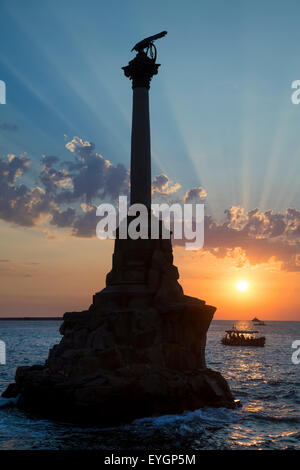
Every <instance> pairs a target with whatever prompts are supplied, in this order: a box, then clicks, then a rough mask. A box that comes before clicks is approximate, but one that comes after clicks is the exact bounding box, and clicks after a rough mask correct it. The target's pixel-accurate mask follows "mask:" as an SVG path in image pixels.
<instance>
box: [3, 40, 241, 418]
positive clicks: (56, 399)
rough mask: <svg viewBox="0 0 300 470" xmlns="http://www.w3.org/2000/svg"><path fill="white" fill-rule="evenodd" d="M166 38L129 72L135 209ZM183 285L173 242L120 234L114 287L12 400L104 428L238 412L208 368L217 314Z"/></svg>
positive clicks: (66, 323) (78, 316)
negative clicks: (205, 412)
mask: <svg viewBox="0 0 300 470" xmlns="http://www.w3.org/2000/svg"><path fill="white" fill-rule="evenodd" d="M165 34H166V32H165V31H164V32H162V33H159V34H158V35H155V36H151V37H149V38H146V39H144V40H143V41H140V42H139V43H137V44H136V45H135V46H134V48H133V50H134V51H136V52H137V54H136V57H135V58H134V59H133V60H131V61H130V62H129V64H128V65H127V66H126V67H123V70H124V73H125V76H126V77H128V78H130V80H131V81H132V88H133V108H132V135H131V204H135V203H140V204H144V205H145V206H146V207H147V208H148V209H150V207H151V150H150V119H149V89H150V81H151V79H152V77H153V76H154V75H156V74H157V72H158V67H159V64H157V63H156V56H157V51H156V47H155V45H154V43H153V41H154V40H156V39H158V38H160V37H163V36H165ZM129 219H130V217H128V220H126V221H125V223H126V224H128V221H129ZM150 222H151V216H150ZM178 278H179V274H178V270H177V268H176V267H175V266H174V265H173V254H172V244H171V240H170V238H169V239H163V238H162V237H160V238H159V239H157V240H154V239H151V238H149V239H142V238H139V239H137V240H132V239H130V238H127V239H121V238H118V233H117V238H116V240H115V247H114V254H113V263H112V270H111V271H110V273H108V275H107V278H106V287H105V288H104V289H103V290H102V291H100V292H98V293H96V294H95V295H94V296H93V303H92V305H91V306H90V308H89V310H86V311H83V312H68V313H65V315H64V318H63V324H62V326H61V328H60V332H61V334H62V335H63V337H62V339H61V341H60V343H59V344H57V345H55V346H54V347H53V348H52V349H51V350H50V352H49V356H48V359H47V360H46V362H45V364H43V365H35V366H30V367H19V368H18V369H17V372H16V378H15V383H13V384H10V385H9V386H8V388H7V390H6V391H5V392H4V393H3V396H4V397H13V396H19V399H18V406H19V408H21V409H24V410H29V411H31V412H35V413H38V414H39V415H42V416H48V417H51V418H57V419H62V418H63V419H69V420H71V421H85V422H96V423H98V424H107V423H114V422H122V421H130V420H132V419H134V418H137V417H145V416H150V415H155V414H165V413H179V412H182V411H184V410H194V409H196V408H199V407H202V406H214V407H220V406H222V407H231V408H232V407H234V406H236V403H235V400H234V398H233V396H232V394H231V391H230V389H229V387H228V384H227V382H226V381H225V379H224V378H223V377H222V376H221V374H220V373H219V372H216V371H213V370H211V369H209V368H207V367H206V364H205V344H206V333H207V330H208V327H209V325H210V322H211V320H212V317H213V314H214V312H215V310H216V309H215V307H212V306H209V305H206V304H205V301H203V300H199V299H196V298H193V297H189V296H186V295H184V293H183V290H182V288H181V286H180V284H179V283H178Z"/></svg>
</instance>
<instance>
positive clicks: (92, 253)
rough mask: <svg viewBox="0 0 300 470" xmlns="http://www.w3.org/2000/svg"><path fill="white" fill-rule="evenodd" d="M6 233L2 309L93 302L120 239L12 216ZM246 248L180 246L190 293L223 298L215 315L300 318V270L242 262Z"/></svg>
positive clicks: (48, 310)
mask: <svg viewBox="0 0 300 470" xmlns="http://www.w3.org/2000/svg"><path fill="white" fill-rule="evenodd" d="M51 236H52V235H51ZM0 241H1V253H0V258H1V263H0V279H1V283H0V296H1V301H0V316H2V317H3V316H61V315H62V314H63V313H64V312H65V311H73V310H82V309H85V308H88V307H89V305H90V304H91V301H92V295H93V293H95V292H96V291H98V290H100V289H102V288H103V287H104V282H105V274H106V273H107V272H108V271H109V269H110V267H111V254H112V249H113V242H112V241H103V240H99V239H96V238H94V239H90V238H88V239H84V238H75V237H70V236H69V235H67V233H63V232H62V231H60V232H57V233H56V234H55V233H54V238H47V236H45V233H44V232H43V231H42V230H40V229H21V228H14V227H10V226H8V225H7V224H1V234H0ZM240 256H241V254H240V253H238V252H237V253H236V255H235V257H232V258H228V257H227V258H216V257H215V256H213V255H212V254H210V253H207V252H205V251H204V250H200V251H199V252H191V251H186V250H184V249H183V248H179V247H175V249H174V262H175V264H176V265H177V266H178V268H179V273H180V282H181V284H182V286H183V288H184V291H185V293H186V294H188V295H192V296H196V297H199V298H201V299H204V300H206V302H207V303H209V304H211V305H215V306H216V307H217V312H216V314H215V319H233V320H236V319H247V320H248V319H251V318H252V317H254V316H258V317H260V318H262V319H264V320H300V315H299V312H300V300H299V275H300V273H299V272H298V273H297V272H286V271H282V270H280V264H279V263H276V262H269V263H265V264H259V265H256V266H250V265H249V264H248V263H247V262H246V264H245V265H244V266H243V267H241V268H238V267H236V265H237V264H238V263H237V261H240ZM240 279H246V280H247V281H248V282H249V284H250V287H249V289H248V290H247V291H246V292H244V293H241V292H239V291H238V290H237V289H236V287H235V284H236V282H237V281H238V280H240Z"/></svg>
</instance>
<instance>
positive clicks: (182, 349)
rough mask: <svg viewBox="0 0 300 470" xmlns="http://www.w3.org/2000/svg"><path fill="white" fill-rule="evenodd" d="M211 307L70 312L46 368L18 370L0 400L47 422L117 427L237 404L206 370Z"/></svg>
mask: <svg viewBox="0 0 300 470" xmlns="http://www.w3.org/2000/svg"><path fill="white" fill-rule="evenodd" d="M214 311H215V308H214V307H210V306H207V305H205V302H204V301H201V300H197V299H193V298H190V297H187V296H184V300H183V302H181V303H176V304H175V303H174V304H173V305H171V304H169V306H168V308H167V307H166V306H164V308H163V309H159V308H148V309H134V308H129V309H128V308H127V309H119V310H115V311H105V310H104V311H103V310H99V309H98V308H93V309H90V310H89V311H84V312H73V313H66V314H65V316H64V322H63V324H62V326H61V330H60V331H61V333H62V334H63V338H62V340H61V342H60V343H59V344H58V345H56V346H54V347H53V348H52V350H50V353H49V357H48V359H47V361H46V363H45V364H44V365H36V366H32V367H19V368H18V369H17V372H16V379H15V380H16V382H15V383H14V384H11V385H9V387H8V388H7V390H6V391H5V392H4V393H3V395H2V396H3V397H7V398H8V397H15V396H19V400H18V406H19V407H20V408H21V409H24V410H27V411H31V412H34V413H36V414H39V415H41V416H44V417H49V418H55V419H65V420H66V419H67V420H70V421H73V422H87V423H97V424H98V425H101V424H103V425H104V424H105V425H106V424H112V423H120V422H126V421H127V422H128V421H132V420H133V419H135V418H139V417H146V416H153V415H159V414H166V413H180V412H182V411H184V410H194V409H197V408H199V407H203V406H213V407H227V408H233V407H235V406H236V404H235V401H234V398H233V396H232V394H231V391H230V389H229V387H228V385H227V382H226V381H225V379H224V378H223V377H222V376H221V374H220V373H218V372H215V371H213V370H211V369H208V368H206V366H205V341H206V332H207V329H208V327H209V324H210V322H211V319H212V316H213V313H214Z"/></svg>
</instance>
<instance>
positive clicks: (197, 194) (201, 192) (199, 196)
mask: <svg viewBox="0 0 300 470" xmlns="http://www.w3.org/2000/svg"><path fill="white" fill-rule="evenodd" d="M206 197H207V192H206V191H205V189H204V188H202V186H198V187H197V188H192V189H189V190H188V191H187V192H186V193H185V196H184V202H185V204H191V203H203V201H204V200H205V199H206Z"/></svg>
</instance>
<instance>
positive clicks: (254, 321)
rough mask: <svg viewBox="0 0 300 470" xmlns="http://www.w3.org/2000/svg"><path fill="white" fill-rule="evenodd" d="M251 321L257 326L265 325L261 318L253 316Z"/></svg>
mask: <svg viewBox="0 0 300 470" xmlns="http://www.w3.org/2000/svg"><path fill="white" fill-rule="evenodd" d="M252 323H253V325H257V326H266V324H265V323H264V322H263V321H262V320H259V318H257V317H254V318H253V320H252Z"/></svg>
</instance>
